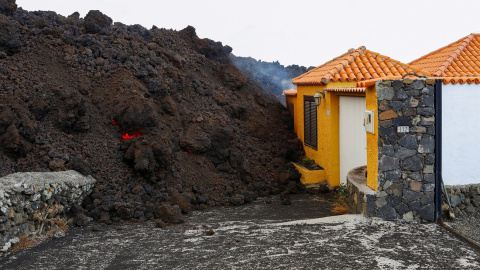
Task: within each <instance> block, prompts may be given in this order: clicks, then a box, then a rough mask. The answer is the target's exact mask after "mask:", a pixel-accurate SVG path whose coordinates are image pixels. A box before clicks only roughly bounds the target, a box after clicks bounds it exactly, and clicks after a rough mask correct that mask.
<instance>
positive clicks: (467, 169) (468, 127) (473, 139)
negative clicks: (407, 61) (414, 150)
mask: <svg viewBox="0 0 480 270" xmlns="http://www.w3.org/2000/svg"><path fill="white" fill-rule="evenodd" d="M442 90H443V96H442V167H443V168H442V174H443V181H444V182H445V184H446V185H464V184H472V183H480V124H479V123H480V85H476V84H456V85H452V84H447V85H443V89H442Z"/></svg>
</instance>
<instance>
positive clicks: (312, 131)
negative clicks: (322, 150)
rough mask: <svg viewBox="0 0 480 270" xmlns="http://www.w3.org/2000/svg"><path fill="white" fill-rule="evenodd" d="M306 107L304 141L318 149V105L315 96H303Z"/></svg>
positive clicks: (304, 107)
mask: <svg viewBox="0 0 480 270" xmlns="http://www.w3.org/2000/svg"><path fill="white" fill-rule="evenodd" d="M303 98H304V99H303V104H304V106H303V109H304V133H303V134H304V143H305V145H307V146H309V147H311V148H314V149H317V141H318V135H317V106H315V100H314V99H313V96H304V97H303Z"/></svg>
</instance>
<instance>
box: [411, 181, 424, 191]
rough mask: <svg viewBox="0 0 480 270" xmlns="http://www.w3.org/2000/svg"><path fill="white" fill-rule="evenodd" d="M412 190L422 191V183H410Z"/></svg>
mask: <svg viewBox="0 0 480 270" xmlns="http://www.w3.org/2000/svg"><path fill="white" fill-rule="evenodd" d="M410 189H411V190H412V191H420V190H421V189H422V183H420V182H414V181H412V182H410Z"/></svg>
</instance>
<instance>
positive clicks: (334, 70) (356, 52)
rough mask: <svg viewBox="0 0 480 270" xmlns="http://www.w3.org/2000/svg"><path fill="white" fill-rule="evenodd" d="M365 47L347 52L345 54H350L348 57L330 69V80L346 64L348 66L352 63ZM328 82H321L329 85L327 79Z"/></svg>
mask: <svg viewBox="0 0 480 270" xmlns="http://www.w3.org/2000/svg"><path fill="white" fill-rule="evenodd" d="M364 49H365V47H364V46H361V47H359V48H358V49H356V50H354V51H352V52H351V49H350V50H348V52H347V53H350V55H349V57H348V58H347V57H346V58H345V59H344V60H342V61H341V62H340V63H338V64H337V65H336V66H334V67H332V68H331V69H330V70H329V71H328V72H327V74H328V76H329V77H330V78H331V77H333V76H334V74H335V73H337V72H339V71H340V70H341V69H342V68H344V67H345V66H347V65H348V64H350V63H351V62H352V61H354V60H355V59H356V58H357V57H358V56H359V55H360V54H361V53H362V51H364ZM327 80H328V81H326V82H323V80H322V82H323V83H325V84H328V83H329V79H327Z"/></svg>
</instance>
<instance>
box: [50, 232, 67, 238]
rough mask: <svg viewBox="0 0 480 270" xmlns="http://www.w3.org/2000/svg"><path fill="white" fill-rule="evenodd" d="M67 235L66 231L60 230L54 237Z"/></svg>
mask: <svg viewBox="0 0 480 270" xmlns="http://www.w3.org/2000/svg"><path fill="white" fill-rule="evenodd" d="M65 235H66V234H65V232H64V231H62V230H58V231H56V232H55V234H53V237H54V238H63V237H65Z"/></svg>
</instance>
